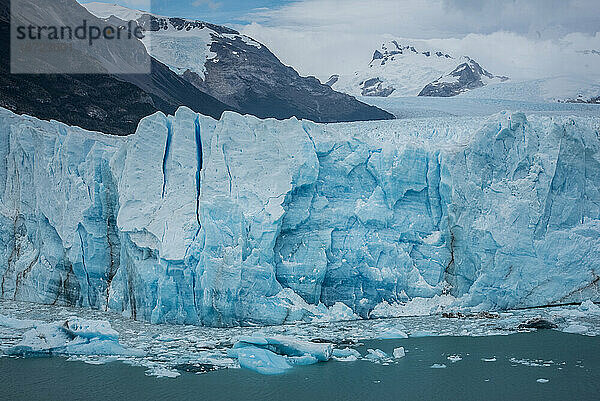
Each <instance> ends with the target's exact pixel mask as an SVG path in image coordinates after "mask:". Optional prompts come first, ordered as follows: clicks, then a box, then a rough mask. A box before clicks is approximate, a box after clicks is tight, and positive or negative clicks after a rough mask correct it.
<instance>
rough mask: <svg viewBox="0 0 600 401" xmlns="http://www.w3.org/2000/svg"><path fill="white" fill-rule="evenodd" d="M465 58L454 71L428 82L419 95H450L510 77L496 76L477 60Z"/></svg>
mask: <svg viewBox="0 0 600 401" xmlns="http://www.w3.org/2000/svg"><path fill="white" fill-rule="evenodd" d="M463 59H464V60H465V61H464V62H463V63H462V64H460V65H459V66H458V67H456V68H455V69H454V70H453V71H452V72H450V73H449V74H446V75H444V76H442V77H440V78H438V79H436V80H435V81H433V82H432V83H430V84H427V86H425V87H424V88H423V90H422V91H421V92H419V96H435V97H450V96H456V95H459V94H461V93H463V92H467V91H469V90H471V89H477V88H481V87H482V86H486V85H488V84H495V83H500V82H505V81H508V77H499V76H495V75H493V74H492V73H490V72H488V71H486V70H484V69H483V68H482V67H481V66H480V65H479V64H478V63H477V62H476V61H475V60H473V59H471V58H469V57H466V56H465V57H463Z"/></svg>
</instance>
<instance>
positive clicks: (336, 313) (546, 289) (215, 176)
mask: <svg viewBox="0 0 600 401" xmlns="http://www.w3.org/2000/svg"><path fill="white" fill-rule="evenodd" d="M0 127H1V128H0V131H1V132H0V241H2V246H1V247H0V275H1V296H2V298H4V299H7V300H15V301H30V302H35V303H42V304H52V305H63V306H64V305H66V306H80V307H89V308H93V309H100V310H107V311H113V312H116V313H121V314H122V315H123V316H125V317H131V318H134V319H137V320H143V321H147V322H151V323H173V324H190V325H205V326H215V327H230V326H247V325H278V324H284V323H290V322H296V321H311V320H313V319H314V318H330V319H338V320H352V319H358V318H369V317H380V316H391V315H393V314H394V311H401V310H402V307H403V306H406V305H411V304H420V305H425V306H424V307H425V308H426V309H427V311H431V312H435V311H439V310H441V309H440V308H447V309H452V308H455V309H464V308H469V309H471V310H473V311H480V310H487V311H497V310H505V309H511V308H523V307H535V306H545V305H553V304H566V303H572V302H582V301H585V300H592V301H600V289H599V281H600V270H599V269H600V134H599V127H600V124H599V120H598V119H597V118H593V117H567V116H562V115H561V116H557V115H554V116H552V115H533V114H532V115H527V116H526V115H524V114H522V113H508V112H504V113H500V114H496V115H493V116H491V117H486V118H459V117H444V118H436V119H414V120H394V121H379V122H358V123H340V124H317V123H312V122H308V121H302V120H297V119H295V118H292V119H288V120H284V121H279V120H274V119H267V120H260V119H258V118H255V117H252V116H242V115H239V114H236V113H234V112H225V113H224V114H223V116H222V118H221V119H220V120H215V119H213V118H211V117H206V116H203V115H200V114H196V113H194V112H192V111H191V110H190V109H187V108H185V107H182V108H180V109H179V110H178V111H177V112H176V113H175V115H174V116H166V115H164V114H163V113H161V112H158V113H156V114H153V115H151V116H148V117H146V118H144V119H143V120H142V121H141V122H140V124H139V126H138V129H137V132H136V133H135V134H133V135H131V136H128V137H115V136H109V135H104V134H100V133H95V132H89V131H85V130H83V129H80V128H75V127H70V126H67V125H65V124H62V123H59V122H55V121H51V122H46V121H41V120H37V119H35V118H33V117H27V116H19V115H16V114H13V113H12V112H9V111H7V110H5V109H2V110H0ZM240 352H241V351H240Z"/></svg>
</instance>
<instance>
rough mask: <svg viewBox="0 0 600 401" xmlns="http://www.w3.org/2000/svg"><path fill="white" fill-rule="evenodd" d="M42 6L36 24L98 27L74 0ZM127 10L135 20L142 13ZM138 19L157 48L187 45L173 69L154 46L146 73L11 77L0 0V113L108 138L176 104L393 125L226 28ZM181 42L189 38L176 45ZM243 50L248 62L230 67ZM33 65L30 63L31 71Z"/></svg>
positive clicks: (123, 57) (213, 112)
mask: <svg viewBox="0 0 600 401" xmlns="http://www.w3.org/2000/svg"><path fill="white" fill-rule="evenodd" d="M23 1H29V0H23ZM47 3H48V4H45V6H44V7H45V8H49V9H48V10H47V14H44V15H42V16H41V17H40V18H46V20H45V22H46V23H50V22H54V23H55V24H56V25H57V26H65V25H72V26H75V25H76V24H80V23H81V21H82V20H84V19H85V20H87V21H88V23H89V24H97V25H99V26H102V25H101V24H104V25H105V24H106V22H105V21H103V20H101V19H100V18H98V17H96V16H94V15H93V14H92V13H90V12H89V11H88V10H87V9H86V8H84V7H83V6H81V5H80V4H79V3H77V2H76V1H75V0H60V1H52V2H47ZM31 7H32V9H33V8H36V7H37V8H39V4H36V2H35V1H33V0H31ZM89 7H90V8H93V7H92V6H89ZM123 10H127V9H120V11H121V13H119V15H120V16H121V17H123V14H122V11H123ZM128 12H129V13H130V14H131V15H133V16H135V15H140V14H143V13H140V12H136V11H134V10H129V11H128ZM47 15H48V16H51V17H47ZM52 19H54V21H53V20H52ZM144 21H148V23H149V24H150V25H149V26H148V28H149V30H150V31H151V32H154V33H156V35H151V36H152V37H153V38H155V39H156V43H157V44H161V43H163V44H164V43H173V42H169V39H168V38H169V37H173V38H174V40H175V44H176V43H181V44H182V46H183V45H189V46H188V47H185V48H184V49H182V51H181V52H178V53H177V54H180V55H182V56H181V57H182V59H181V60H179V61H180V62H181V63H180V64H178V65H179V66H180V69H179V70H178V69H177V68H175V66H174V64H173V63H172V60H171V59H169V58H168V57H165V53H167V54H169V53H172V49H170V48H165V47H160V46H157V47H152V48H151V51H150V55H151V56H152V57H150V56H148V55H147V53H146V56H147V57H150V63H151V73H150V74H117V73H114V72H113V71H109V70H108V69H107V71H106V73H102V74H74V73H72V74H11V73H10V72H11V71H10V56H11V51H10V1H9V0H0V38H1V41H0V57H1V60H2V61H0V107H4V108H7V109H9V110H11V111H13V112H16V113H19V114H28V115H32V116H35V117H38V118H41V119H45V120H57V121H62V122H65V123H67V124H70V125H76V126H80V127H82V128H85V129H88V130H94V131H101V132H104V133H110V134H116V135H128V134H130V133H133V132H134V131H135V129H136V127H137V125H138V123H139V121H140V120H141V119H142V118H143V117H145V116H147V115H149V114H152V113H154V112H156V111H162V112H164V113H166V114H173V113H174V112H175V110H176V109H177V108H178V107H179V106H187V107H189V108H191V109H192V110H194V111H196V112H199V113H202V114H204V115H207V116H210V117H213V118H217V119H218V118H220V116H221V115H222V113H223V112H224V111H225V110H230V111H236V112H240V113H242V114H253V115H256V116H259V117H262V118H266V117H275V118H289V117H292V116H296V117H297V118H300V119H309V120H313V121H317V122H337V121H357V120H376V119H391V118H393V116H392V115H391V114H389V113H387V112H385V111H383V110H381V109H378V108H377V107H374V106H368V105H366V104H364V103H361V102H359V101H358V100H356V99H354V98H353V97H351V96H348V95H346V94H342V93H337V92H335V91H334V90H332V89H331V88H329V87H328V86H326V85H322V84H321V83H320V82H319V81H318V80H316V79H315V78H303V77H300V76H299V75H298V74H297V73H296V72H295V71H294V70H293V69H292V68H290V67H286V66H284V65H283V64H281V62H280V61H279V60H278V59H277V58H276V57H275V56H274V55H273V54H272V53H271V52H270V51H269V50H268V49H266V48H265V47H264V46H262V45H260V44H258V43H257V42H254V41H252V40H251V39H250V38H247V37H242V36H240V35H238V34H237V32H235V31H233V30H231V29H229V28H226V27H220V26H217V25H213V24H208V23H204V22H201V21H191V20H183V19H180V18H162V17H161V18H159V17H155V16H149V15H146V16H145V17H144V18H142V20H141V21H140V23H145V22H144ZM123 22H124V20H122V19H118V18H116V17H112V19H111V22H110V24H111V25H114V26H115V27H116V26H121V25H122V23H123ZM158 30H161V32H160V33H157V31H158ZM163 31H164V32H167V31H168V33H167V34H164V33H163ZM213 34H214V35H215V36H218V38H219V41H215V42H214V43H213V42H211V43H212V44H211V48H214V50H215V53H218V54H219V58H220V60H221V62H219V63H216V62H215V60H214V59H213V60H212V61H207V60H206V59H205V58H204V59H203V58H202V54H203V53H202V52H203V51H204V50H205V47H206V44H204V45H203V44H202V43H199V42H198V39H199V38H200V37H205V38H206V37H209V38H210V37H212V36H213ZM185 35H187V36H188V40H187V41H186V40H185V39H182V38H180V36H185ZM219 35H220V36H219ZM179 39H182V40H181V41H180V42H179ZM152 49H154V50H155V51H156V53H155V54H153V53H154V52H153V51H152ZM236 49H238V50H236ZM126 50H127V49H117V51H116V53H115V52H113V53H115V54H111V57H114V60H115V61H114V63H115V64H116V65H117V67H118V64H119V63H120V62H122V63H127V60H128V58H129V57H130V56H129V55H128V54H127V52H126ZM136 51H139V52H143V53H145V52H146V47H145V46H144V45H143V44H142V43H140V46H139V49H137V48H136ZM242 52H245V53H244V54H247V55H248V56H244V57H243V58H242V57H240V60H236V59H237V57H236V56H237V55H240V54H241V53H242ZM236 53H237V54H236ZM39 61H40V60H31V64H32V65H35V64H36V63H37V62H39ZM197 63H200V64H197ZM203 63H206V64H207V68H206V69H207V71H208V74H207V75H203V74H202V67H201V65H202V64H203ZM217 64H218V66H217Z"/></svg>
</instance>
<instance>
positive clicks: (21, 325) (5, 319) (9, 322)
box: [0, 315, 42, 329]
mask: <svg viewBox="0 0 600 401" xmlns="http://www.w3.org/2000/svg"><path fill="white" fill-rule="evenodd" d="M41 323H42V322H41V321H39V320H30V319H25V320H20V319H15V318H14V317H10V316H4V315H0V326H4V327H9V328H11V329H30V328H32V327H35V326H36V325H38V324H41Z"/></svg>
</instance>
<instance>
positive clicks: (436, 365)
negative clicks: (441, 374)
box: [430, 363, 446, 369]
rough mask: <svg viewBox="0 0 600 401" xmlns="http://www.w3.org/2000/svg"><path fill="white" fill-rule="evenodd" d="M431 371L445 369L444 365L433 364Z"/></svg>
mask: <svg viewBox="0 0 600 401" xmlns="http://www.w3.org/2000/svg"><path fill="white" fill-rule="evenodd" d="M430 368H431V369H445V368H446V365H444V364H443V363H434V364H433V365H431V366H430Z"/></svg>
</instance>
